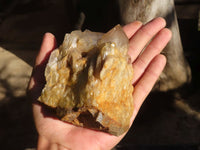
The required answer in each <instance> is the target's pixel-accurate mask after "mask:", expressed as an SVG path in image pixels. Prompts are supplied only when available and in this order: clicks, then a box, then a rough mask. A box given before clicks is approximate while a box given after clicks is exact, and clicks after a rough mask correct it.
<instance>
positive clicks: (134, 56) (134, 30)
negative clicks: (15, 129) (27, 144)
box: [29, 18, 171, 150]
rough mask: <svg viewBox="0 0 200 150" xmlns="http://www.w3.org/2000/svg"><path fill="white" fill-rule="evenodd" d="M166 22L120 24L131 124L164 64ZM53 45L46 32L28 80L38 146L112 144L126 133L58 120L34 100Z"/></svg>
mask: <svg viewBox="0 0 200 150" xmlns="http://www.w3.org/2000/svg"><path fill="white" fill-rule="evenodd" d="M165 25H166V23H165V20H164V19H162V18H156V19H154V20H152V21H151V22H149V23H147V24H145V25H142V23H141V22H138V21H135V22H133V23H130V24H128V25H126V26H124V27H123V29H124V31H125V33H126V34H127V36H128V38H129V55H130V56H131V60H132V64H133V69H134V77H133V86H134V87H135V88H134V92H133V103H134V112H133V116H132V118H131V121H130V126H131V124H132V122H133V121H134V119H135V117H136V115H137V113H138V111H139V109H140V107H141V105H142V103H143V101H144V100H145V98H146V96H147V95H148V94H149V92H150V91H151V89H152V87H153V85H154V84H155V82H156V80H157V79H158V77H159V75H160V73H161V72H162V70H163V68H164V66H165V63H166V58H165V56H163V55H162V54H160V52H161V51H162V49H163V48H164V47H165V46H166V44H167V43H168V41H169V40H170V38H171V32H170V31H169V30H168V29H166V28H164V27H165ZM147 44H148V45H147ZM55 47H56V40H55V37H54V36H53V35H52V34H51V33H46V34H45V35H44V38H43V42H42V45H41V49H40V51H39V54H38V56H37V58H36V63H35V67H34V69H33V73H32V77H31V80H30V83H29V93H30V96H31V98H32V99H33V114H34V120H35V124H36V128H37V131H38V134H39V138H38V149H39V150H51V149H52V150H57V149H59V150H68V149H70V150H71V149H72V150H107V149H111V148H113V147H114V146H115V145H116V144H117V143H118V142H119V141H120V140H121V139H122V138H123V137H124V136H125V134H123V135H121V136H119V137H116V136H113V135H110V134H107V133H103V132H100V131H94V130H90V129H86V128H81V127H76V126H73V125H71V124H68V123H66V122H63V121H60V120H58V119H57V118H56V117H55V116H54V113H53V112H51V110H49V109H48V108H47V107H46V106H44V105H43V104H41V103H39V102H37V98H38V97H39V96H40V93H41V90H42V88H43V87H44V84H45V78H44V75H43V74H44V69H45V65H46V63H47V61H48V57H49V55H50V52H51V51H52V50H53V49H55ZM144 48H145V50H144Z"/></svg>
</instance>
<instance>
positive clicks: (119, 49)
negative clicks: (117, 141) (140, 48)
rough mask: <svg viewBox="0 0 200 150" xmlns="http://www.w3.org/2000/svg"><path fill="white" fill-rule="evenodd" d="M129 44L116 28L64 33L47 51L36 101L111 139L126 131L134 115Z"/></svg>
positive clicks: (61, 117) (61, 116)
mask: <svg viewBox="0 0 200 150" xmlns="http://www.w3.org/2000/svg"><path fill="white" fill-rule="evenodd" d="M128 42H129V41H128V38H127V36H126V35H125V33H124V32H123V30H122V28H121V27H120V26H119V25H117V26H115V27H114V28H113V29H112V30H110V31H109V32H108V33H106V34H103V33H97V32H91V31H89V30H86V31H84V32H81V31H73V32H72V33H71V34H66V35H65V39H64V42H63V44H62V45H61V46H60V47H59V48H58V49H55V50H54V51H53V52H52V53H51V56H50V59H49V62H48V64H47V66H46V70H45V77H46V85H45V87H44V89H43V91H42V94H41V96H40V98H39V101H40V102H42V103H44V104H46V105H48V106H50V107H53V108H56V111H57V115H58V117H59V118H60V119H61V120H63V121H66V122H69V123H72V124H74V125H76V126H81V127H86V128H90V129H95V130H100V131H104V132H108V133H110V134H113V135H116V136H118V135H121V134H122V133H124V132H126V131H127V130H128V128H129V124H130V118H131V116H132V113H133V99H132V93H133V86H132V78H133V70H132V65H131V63H130V58H129V56H128V54H127V51H128Z"/></svg>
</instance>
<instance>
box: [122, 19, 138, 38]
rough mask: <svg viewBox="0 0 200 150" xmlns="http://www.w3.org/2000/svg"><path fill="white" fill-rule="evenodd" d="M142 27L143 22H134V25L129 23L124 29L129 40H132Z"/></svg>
mask: <svg viewBox="0 0 200 150" xmlns="http://www.w3.org/2000/svg"><path fill="white" fill-rule="evenodd" d="M141 26H142V22H140V21H134V22H132V23H129V24H127V25H125V26H124V27H123V30H124V32H125V33H126V35H127V37H128V39H130V38H131V37H132V36H133V35H134V34H135V33H136V32H137V30H138V29H139V28H140V27H141Z"/></svg>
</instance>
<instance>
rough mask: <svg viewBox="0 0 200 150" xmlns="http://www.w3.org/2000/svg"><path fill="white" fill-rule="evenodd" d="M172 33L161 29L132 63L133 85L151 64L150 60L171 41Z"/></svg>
mask: <svg viewBox="0 0 200 150" xmlns="http://www.w3.org/2000/svg"><path fill="white" fill-rule="evenodd" d="M171 36H172V33H171V31H170V30H169V29H166V28H164V29H162V30H161V31H160V32H159V33H158V34H157V35H156V36H155V38H154V39H153V40H152V41H151V42H150V44H149V45H148V46H147V48H146V49H145V50H144V52H143V53H142V54H141V55H140V56H138V58H137V59H136V60H135V61H134V62H133V70H134V78H133V83H135V82H137V80H138V79H139V77H140V76H141V75H142V74H143V73H144V71H145V69H146V68H147V66H148V65H149V63H150V62H151V60H152V59H153V58H154V57H155V56H156V55H158V54H160V53H161V51H162V50H163V49H164V47H165V46H166V45H167V43H168V42H169V40H170V39H171Z"/></svg>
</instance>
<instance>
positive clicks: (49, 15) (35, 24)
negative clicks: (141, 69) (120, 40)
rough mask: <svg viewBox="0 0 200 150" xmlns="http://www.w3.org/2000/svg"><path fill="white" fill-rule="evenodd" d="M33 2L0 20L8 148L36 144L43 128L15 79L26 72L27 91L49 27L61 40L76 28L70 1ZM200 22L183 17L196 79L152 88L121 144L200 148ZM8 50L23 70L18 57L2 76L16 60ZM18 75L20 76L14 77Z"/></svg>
mask: <svg viewBox="0 0 200 150" xmlns="http://www.w3.org/2000/svg"><path fill="white" fill-rule="evenodd" d="M27 7H28V6H27ZM29 7H30V8H31V9H27V8H26V9H21V8H18V9H16V10H15V11H13V12H12V13H10V14H9V15H7V16H6V17H5V18H4V19H3V20H1V23H0V64H1V65H0V149H5V150H13V149H17V150H25V149H26V150H28V149H29V150H30V149H31V148H35V147H36V143H37V132H36V130H35V127H34V122H33V118H32V112H31V104H30V101H29V100H28V99H27V97H26V96H25V93H23V92H21V93H20V89H19V88H18V86H17V85H19V83H17V82H15V81H16V80H19V79H21V78H23V79H24V80H23V83H22V85H20V86H22V87H23V88H22V91H25V89H26V85H27V82H28V78H29V76H30V73H31V66H33V64H34V59H35V56H36V54H37V52H38V49H39V47H40V43H41V39H42V36H43V34H44V33H45V32H52V33H53V34H55V36H56V37H57V39H58V43H61V42H62V39H63V37H64V34H65V33H66V32H69V31H70V30H72V28H71V26H69V25H68V24H67V20H68V19H67V16H66V11H65V6H64V5H62V4H57V3H53V2H52V3H49V4H48V7H46V6H44V7H42V8H41V7H39V6H37V5H32V6H29ZM19 9H20V11H19ZM52 10H53V11H52ZM197 24H198V22H197V19H187V20H185V19H179V25H180V32H181V37H182V42H183V46H184V51H185V56H186V58H187V59H188V61H189V64H190V66H191V69H192V75H193V78H192V82H191V84H189V85H185V86H184V87H181V88H180V89H177V90H174V91H169V92H165V93H160V92H159V93H151V94H150V95H149V97H148V98H147V99H146V101H145V103H144V104H143V106H142V108H141V111H140V112H139V114H138V116H137V118H136V120H135V121H134V123H133V126H132V128H131V129H130V131H129V133H128V134H127V136H126V137H125V138H124V139H123V140H122V141H121V143H119V145H118V146H117V147H116V149H120V150H129V149H136V150H147V149H148V150H151V149H154V150H173V149H174V150H179V149H180V150H199V149H200V88H199V85H200V79H199V77H200V51H199V50H200V44H199V42H200V32H199V31H198V30H197ZM5 51H6V53H5ZM7 52H8V53H7ZM13 54H14V55H13ZM8 55H9V56H10V59H12V60H14V59H15V58H17V57H19V58H20V59H21V60H22V62H19V63H20V66H21V69H22V71H19V70H20V69H18V71H17V70H15V69H14V68H16V67H19V65H18V66H17V63H16V62H14V63H12V67H13V68H12V67H11V68H10V69H9V70H10V72H9V75H10V74H11V75H12V76H6V77H7V78H9V79H10V80H7V78H3V77H2V76H3V74H5V70H6V67H8V66H9V64H11V62H10V61H8V59H7V60H6V57H5V56H8ZM19 58H18V59H19ZM10 59H9V60H10ZM3 64H4V65H3ZM23 70H24V71H23ZM17 72H18V73H19V74H18V73H17ZM20 72H22V74H20ZM15 73H16V74H15ZM13 76H14V80H15V81H12V80H11V79H13V78H12V77H13ZM20 81H21V80H20ZM13 86H14V87H15V88H13ZM16 90H19V93H16V92H15V91H16Z"/></svg>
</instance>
